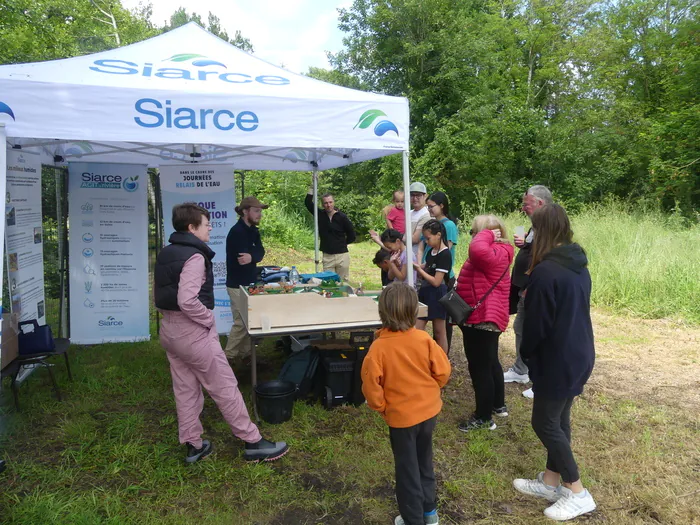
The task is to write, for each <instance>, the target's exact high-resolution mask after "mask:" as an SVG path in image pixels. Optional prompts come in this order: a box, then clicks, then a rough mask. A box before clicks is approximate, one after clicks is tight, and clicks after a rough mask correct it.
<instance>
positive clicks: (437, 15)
mask: <svg viewBox="0 0 700 525" xmlns="http://www.w3.org/2000/svg"><path fill="white" fill-rule="evenodd" d="M699 9H700V8H699V4H698V3H697V2H695V1H694V0H621V1H615V2H594V1H591V0H499V1H495V0H355V1H354V3H353V5H352V6H351V7H350V8H348V9H345V10H341V13H340V21H341V28H342V29H343V30H344V31H345V32H346V34H347V37H346V38H345V41H344V42H345V48H344V50H343V51H341V52H340V53H337V54H336V55H334V56H332V57H331V59H332V62H333V64H334V69H335V71H334V75H335V78H336V79H340V80H341V81H342V79H343V78H348V79H351V80H352V82H354V83H355V84H356V85H355V86H353V87H356V86H357V85H360V86H366V87H367V88H369V89H372V90H375V91H380V92H383V93H387V94H392V95H403V96H406V97H408V99H409V100H410V105H411V106H410V107H411V124H412V130H411V131H412V137H411V147H412V171H413V173H414V176H415V177H416V178H423V179H427V181H428V182H430V186H431V187H435V186H440V187H442V188H445V189H448V190H449V194H450V196H451V197H453V199H454V200H456V201H457V202H460V201H462V202H465V203H468V204H471V205H475V204H477V202H478V201H479V199H481V200H482V201H483V200H484V199H486V200H487V201H488V204H489V207H496V208H503V207H508V206H509V205H512V204H513V203H514V202H515V201H517V199H518V197H519V194H520V193H521V192H522V190H523V189H524V188H526V187H527V186H528V185H529V184H531V183H544V184H547V185H548V186H550V187H551V188H552V189H553V190H554V191H555V193H556V196H557V198H558V199H560V200H562V201H565V202H566V203H567V204H568V205H570V206H575V205H578V204H581V203H585V202H595V201H598V200H600V199H601V198H602V197H603V196H605V195H618V196H624V197H625V198H630V197H631V198H633V199H643V200H654V201H656V202H658V203H659V204H660V205H661V206H663V207H664V208H666V209H672V208H676V209H680V210H682V211H683V212H684V213H685V214H686V215H687V216H692V215H694V214H695V213H696V210H697V206H698V202H699V200H700V140H699V137H700V105H699V104H698V93H700V46H699V45H698V44H700V24H699V22H698V11H699ZM315 76H318V75H315ZM325 79H327V80H333V78H332V77H328V75H326V78H325ZM387 164H388V165H387ZM399 167H400V165H399V163H398V162H396V159H387V160H386V161H384V162H382V163H377V164H375V165H374V166H373V167H372V168H369V169H362V170H360V171H358V170H354V171H353V172H352V173H351V174H350V175H351V176H350V177H349V179H350V180H349V181H348V183H347V185H346V188H347V189H348V190H349V188H353V187H358V186H359V187H362V183H361V182H360V183H358V181H357V180H355V176H354V175H360V174H362V175H365V176H366V178H367V179H369V180H372V181H373V182H375V181H377V180H379V183H380V184H379V187H380V188H382V189H385V190H388V188H386V187H385V186H391V185H392V184H393V185H396V184H397V183H398V180H399V174H398V173H397V171H398V168H399ZM384 183H386V184H384Z"/></svg>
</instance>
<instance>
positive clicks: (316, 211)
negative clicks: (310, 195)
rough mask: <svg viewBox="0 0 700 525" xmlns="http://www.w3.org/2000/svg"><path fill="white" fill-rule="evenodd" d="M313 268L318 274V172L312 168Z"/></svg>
mask: <svg viewBox="0 0 700 525" xmlns="http://www.w3.org/2000/svg"><path fill="white" fill-rule="evenodd" d="M313 178H314V268H315V270H314V271H315V272H316V273H318V262H319V261H318V171H317V168H316V167H314V173H313Z"/></svg>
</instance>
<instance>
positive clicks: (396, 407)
mask: <svg viewBox="0 0 700 525" xmlns="http://www.w3.org/2000/svg"><path fill="white" fill-rule="evenodd" d="M417 314H418V295H417V294H416V292H415V290H413V289H412V288H410V287H409V286H408V285H407V284H405V283H402V282H396V283H392V284H390V285H389V286H387V287H386V288H385V289H384V291H382V294H381V295H380V296H379V317H380V319H381V320H382V328H381V330H379V332H377V335H378V337H377V339H376V340H375V341H374V343H372V346H371V347H370V349H369V352H368V353H367V357H366V358H365V360H364V363H363V364H362V393H363V394H364V395H365V399H367V404H368V405H369V407H370V408H371V409H372V410H376V411H377V412H379V413H380V414H381V415H382V417H383V418H384V420H385V421H386V422H387V425H389V439H390V440H391V450H392V451H393V453H394V467H395V472H396V500H397V501H398V504H399V511H400V512H401V514H400V515H399V516H397V517H396V519H395V520H394V524H395V525H404V524H405V525H423V524H430V525H436V524H437V523H438V515H437V508H436V494H435V474H434V472H433V430H434V429H435V423H436V420H437V415H438V414H439V413H440V410H441V409H442V399H441V398H440V389H441V388H442V387H443V386H445V384H447V380H448V379H449V378H450V372H451V371H452V369H451V367H450V362H449V360H448V359H447V355H446V354H445V352H444V351H443V349H442V348H440V346H439V345H438V344H437V343H436V342H435V341H434V340H433V339H432V338H431V337H430V335H428V333H427V332H425V331H423V330H417V329H416V328H415V324H416V316H417Z"/></svg>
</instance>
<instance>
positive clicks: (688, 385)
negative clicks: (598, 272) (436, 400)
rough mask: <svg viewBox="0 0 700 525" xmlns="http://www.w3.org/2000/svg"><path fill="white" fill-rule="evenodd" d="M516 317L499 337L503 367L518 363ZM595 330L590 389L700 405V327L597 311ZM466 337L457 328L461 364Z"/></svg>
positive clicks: (456, 346)
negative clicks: (514, 322) (463, 343)
mask: <svg viewBox="0 0 700 525" xmlns="http://www.w3.org/2000/svg"><path fill="white" fill-rule="evenodd" d="M512 319H513V318H512ZM512 319H511V326H509V327H508V330H507V331H506V332H505V333H504V334H503V335H502V336H501V339H500V350H501V354H500V355H501V364H502V365H503V367H504V369H507V368H508V367H509V366H510V365H511V364H512V363H513V361H514V359H515V337H514V335H513V329H512ZM593 328H594V331H595V338H596V364H595V369H594V371H593V375H592V377H591V379H590V381H589V383H588V387H587V388H588V389H590V390H591V391H596V392H601V393H604V394H606V395H609V396H612V397H616V398H623V397H624V398H627V399H644V400H645V401H652V402H655V403H659V404H664V405H668V406H673V407H676V408H682V407H685V408H687V407H690V406H695V407H698V406H700V327H690V326H684V325H682V324H679V323H674V322H671V321H666V320H644V319H631V318H626V317H621V316H619V315H612V314H609V313H607V312H604V311H602V310H595V309H594V310H593ZM461 339H462V338H461V334H460V332H459V331H458V330H456V331H455V334H454V336H453V350H454V351H455V352H457V353H458V354H459V357H457V359H458V361H462V360H463V359H464V354H463V351H462V341H461Z"/></svg>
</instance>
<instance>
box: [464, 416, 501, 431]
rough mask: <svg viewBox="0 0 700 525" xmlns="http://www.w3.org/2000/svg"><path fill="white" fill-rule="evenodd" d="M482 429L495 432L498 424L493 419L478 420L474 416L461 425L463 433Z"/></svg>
mask: <svg viewBox="0 0 700 525" xmlns="http://www.w3.org/2000/svg"><path fill="white" fill-rule="evenodd" d="M482 428H485V429H487V430H495V429H496V423H494V422H493V419H478V418H476V417H474V416H472V417H471V419H470V420H469V421H466V422H464V423H460V424H459V430H461V431H462V432H471V431H472V430H479V429H482Z"/></svg>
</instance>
